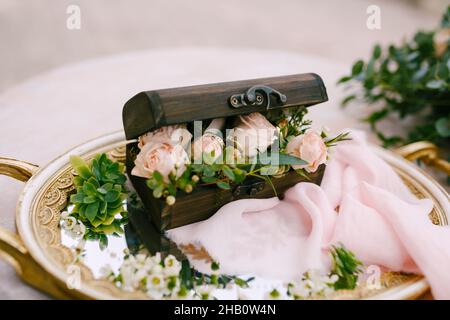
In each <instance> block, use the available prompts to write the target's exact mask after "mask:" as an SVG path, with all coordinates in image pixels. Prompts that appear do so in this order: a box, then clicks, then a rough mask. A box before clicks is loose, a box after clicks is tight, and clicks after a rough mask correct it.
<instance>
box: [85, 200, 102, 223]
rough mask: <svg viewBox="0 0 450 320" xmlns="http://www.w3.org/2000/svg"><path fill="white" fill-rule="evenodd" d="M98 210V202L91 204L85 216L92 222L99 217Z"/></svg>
mask: <svg viewBox="0 0 450 320" xmlns="http://www.w3.org/2000/svg"><path fill="white" fill-rule="evenodd" d="M98 208H99V203H98V202H94V203H91V204H89V205H88V206H87V207H86V212H85V215H86V218H88V220H89V221H90V222H92V221H94V219H95V217H96V216H97V213H98Z"/></svg>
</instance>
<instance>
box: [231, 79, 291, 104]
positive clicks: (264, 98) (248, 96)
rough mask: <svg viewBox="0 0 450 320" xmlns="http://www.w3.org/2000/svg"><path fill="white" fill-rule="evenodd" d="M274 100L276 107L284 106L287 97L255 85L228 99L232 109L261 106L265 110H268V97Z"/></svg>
mask: <svg viewBox="0 0 450 320" xmlns="http://www.w3.org/2000/svg"><path fill="white" fill-rule="evenodd" d="M271 96H274V97H275V98H276V103H277V104H276V106H280V105H284V104H286V101H287V97H286V95H284V94H282V93H281V92H279V91H277V90H275V89H273V88H271V87H268V86H262V85H257V86H253V87H251V88H250V89H248V90H247V91H246V92H245V93H240V94H233V95H232V96H231V97H230V104H231V106H232V107H233V108H241V107H244V106H261V105H264V104H265V105H266V109H270V108H271V107H272V106H271V104H270V100H271V99H270V97H271Z"/></svg>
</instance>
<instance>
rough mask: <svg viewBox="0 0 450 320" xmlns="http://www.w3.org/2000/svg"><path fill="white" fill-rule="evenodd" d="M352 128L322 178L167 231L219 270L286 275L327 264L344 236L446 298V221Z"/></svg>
mask: <svg viewBox="0 0 450 320" xmlns="http://www.w3.org/2000/svg"><path fill="white" fill-rule="evenodd" d="M351 136H352V140H350V141H345V142H341V143H339V145H338V146H337V147H336V149H335V150H334V153H333V154H332V155H331V160H330V161H329V163H328V165H327V168H326V171H325V175H324V178H323V181H322V184H321V185H320V186H317V185H314V184H312V183H299V184H297V185H295V186H294V187H292V188H291V189H289V190H288V191H287V192H286V194H285V197H284V199H283V200H279V199H278V198H271V199H263V200H257V199H249V200H238V201H234V202H231V203H229V204H227V205H225V206H224V207H222V208H221V209H220V210H219V211H218V212H217V213H216V214H215V215H214V216H212V217H211V218H210V219H208V220H205V221H202V222H198V223H195V224H191V225H187V226H184V227H180V228H177V229H173V230H170V231H168V236H169V237H170V238H171V239H172V240H174V241H175V242H176V243H179V244H180V243H184V244H186V243H194V244H196V245H199V246H203V247H204V248H205V249H206V250H207V251H208V252H209V254H210V255H211V256H212V257H213V259H215V260H216V261H218V262H219V263H220V267H221V271H222V272H224V273H227V274H240V275H242V274H255V275H259V276H262V277H265V278H273V279H278V280H285V281H290V280H295V279H298V278H299V277H300V275H301V274H302V273H303V272H305V271H307V270H309V269H318V270H322V271H329V269H330V266H331V260H330V257H329V253H328V250H329V248H330V245H332V244H337V243H342V244H343V245H345V247H346V248H348V249H349V250H351V251H353V252H354V253H355V255H356V256H357V257H358V258H359V259H360V260H361V261H363V262H364V264H365V265H366V266H368V265H377V266H379V267H380V268H383V269H387V270H392V271H406V272H415V273H420V274H423V275H424V276H425V277H426V279H427V281H428V282H429V284H430V286H431V288H432V293H433V295H434V297H435V298H436V299H449V298H450V228H449V227H442V226H436V225H433V224H432V223H431V221H430V219H429V218H428V215H429V213H430V212H431V210H432V208H433V203H432V201H431V200H428V199H417V198H416V197H415V196H414V195H413V194H412V193H411V192H410V191H409V189H408V188H407V187H406V186H405V184H404V183H403V181H402V180H401V179H400V177H399V176H398V175H397V174H396V173H395V172H394V170H393V169H392V167H390V166H389V165H388V164H387V163H385V162H384V161H383V160H382V159H380V158H379V157H378V156H376V155H375V154H374V152H373V151H372V150H371V149H370V147H369V146H368V145H367V144H366V140H365V136H364V134H363V133H361V132H357V131H353V132H352V134H351ZM197 267H198V268H199V269H202V268H203V269H205V266H202V265H198V266H197ZM204 271H207V270H206V269H205V270H204Z"/></svg>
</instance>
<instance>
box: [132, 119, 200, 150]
mask: <svg viewBox="0 0 450 320" xmlns="http://www.w3.org/2000/svg"><path fill="white" fill-rule="evenodd" d="M191 138H192V134H191V133H190V132H189V131H188V130H187V129H186V125H178V124H177V125H172V126H166V127H161V128H158V129H156V130H154V131H151V132H147V133H145V134H143V135H142V136H140V137H139V139H138V147H139V148H140V149H142V148H143V147H144V146H145V145H146V144H147V143H149V142H152V143H158V142H159V143H164V142H165V143H173V144H180V145H181V146H183V148H185V147H186V146H187V145H188V144H189V142H190V141H191Z"/></svg>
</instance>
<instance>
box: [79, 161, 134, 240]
mask: <svg viewBox="0 0 450 320" xmlns="http://www.w3.org/2000/svg"><path fill="white" fill-rule="evenodd" d="M70 163H71V164H72V166H73V168H74V169H75V171H76V172H77V174H78V175H77V176H75V177H74V184H75V186H76V193H75V194H73V195H71V196H70V203H71V204H73V205H74V208H73V210H72V211H71V215H72V216H74V217H75V218H76V219H78V220H80V221H82V222H83V223H84V225H85V226H86V229H87V237H88V238H99V239H100V240H103V241H106V240H105V238H106V237H105V235H107V234H120V233H123V229H122V227H121V225H122V224H123V223H124V221H125V220H126V210H125V208H124V205H123V201H124V200H125V199H126V197H127V192H126V189H125V182H126V177H125V175H124V173H123V172H124V166H123V164H121V163H118V162H114V161H112V160H111V159H109V158H108V157H107V156H106V154H104V153H102V154H98V155H96V156H95V157H94V159H93V160H92V161H91V162H90V163H86V162H85V161H84V160H83V159H81V158H80V157H78V156H72V157H71V158H70ZM119 214H120V216H119ZM99 235H100V236H99Z"/></svg>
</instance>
